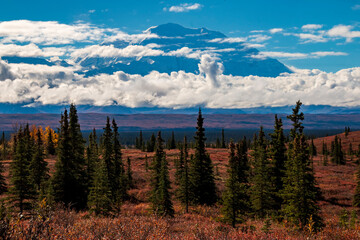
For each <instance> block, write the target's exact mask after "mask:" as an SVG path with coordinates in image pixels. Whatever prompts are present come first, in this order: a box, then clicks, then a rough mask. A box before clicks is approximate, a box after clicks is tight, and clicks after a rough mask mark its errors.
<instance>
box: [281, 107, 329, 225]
mask: <svg viewBox="0 0 360 240" xmlns="http://www.w3.org/2000/svg"><path fill="white" fill-rule="evenodd" d="M301 105H302V103H301V102H300V101H298V102H297V103H296V107H295V108H294V109H293V113H292V114H291V115H289V116H288V118H289V119H290V120H291V121H292V122H293V128H292V129H291V139H290V142H289V147H288V158H287V161H286V164H285V166H286V172H285V178H284V189H283V191H282V195H281V196H282V197H283V206H282V212H283V214H284V218H285V219H286V220H287V221H289V222H290V223H293V224H294V225H297V226H298V227H299V228H301V229H302V228H304V227H305V226H306V225H307V224H308V223H309V221H313V223H314V227H315V228H316V229H318V228H319V227H321V224H322V220H321V218H320V216H319V214H318V212H319V207H318V206H317V199H318V198H319V196H320V191H319V188H317V187H316V181H315V177H314V172H313V169H312V167H311V166H312V164H311V160H310V156H309V151H308V143H307V141H306V138H305V136H304V134H303V126H302V120H304V114H303V113H302V112H300V108H301Z"/></svg>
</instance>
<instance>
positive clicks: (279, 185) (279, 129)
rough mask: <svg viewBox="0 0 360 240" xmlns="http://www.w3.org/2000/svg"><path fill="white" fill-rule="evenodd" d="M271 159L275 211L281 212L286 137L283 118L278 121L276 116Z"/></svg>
mask: <svg viewBox="0 0 360 240" xmlns="http://www.w3.org/2000/svg"><path fill="white" fill-rule="evenodd" d="M270 137H271V142H270V154H269V155H270V158H271V159H272V162H271V163H272V168H273V169H272V174H273V179H274V185H275V189H274V194H275V196H274V200H275V205H274V207H275V209H276V210H280V208H281V202H282V198H281V196H280V191H281V190H282V189H283V180H284V176H285V162H286V146H285V136H284V132H283V124H282V120H281V118H280V119H278V117H277V114H275V125H274V132H273V133H272V134H270Z"/></svg>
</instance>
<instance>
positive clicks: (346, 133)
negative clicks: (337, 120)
mask: <svg viewBox="0 0 360 240" xmlns="http://www.w3.org/2000/svg"><path fill="white" fill-rule="evenodd" d="M349 132H350V127H345V137H347V136H348V135H349Z"/></svg>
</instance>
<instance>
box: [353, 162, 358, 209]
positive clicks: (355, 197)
mask: <svg viewBox="0 0 360 240" xmlns="http://www.w3.org/2000/svg"><path fill="white" fill-rule="evenodd" d="M353 206H354V207H360V168H358V171H357V172H356V188H355V194H354V199H353Z"/></svg>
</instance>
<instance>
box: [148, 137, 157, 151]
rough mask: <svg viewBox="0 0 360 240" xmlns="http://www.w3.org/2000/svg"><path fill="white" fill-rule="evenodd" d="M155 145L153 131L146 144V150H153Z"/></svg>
mask: <svg viewBox="0 0 360 240" xmlns="http://www.w3.org/2000/svg"><path fill="white" fill-rule="evenodd" d="M155 145H156V138H155V135H154V133H153V134H152V135H151V137H150V140H149V141H148V142H147V144H146V151H147V152H154V151H155Z"/></svg>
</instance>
